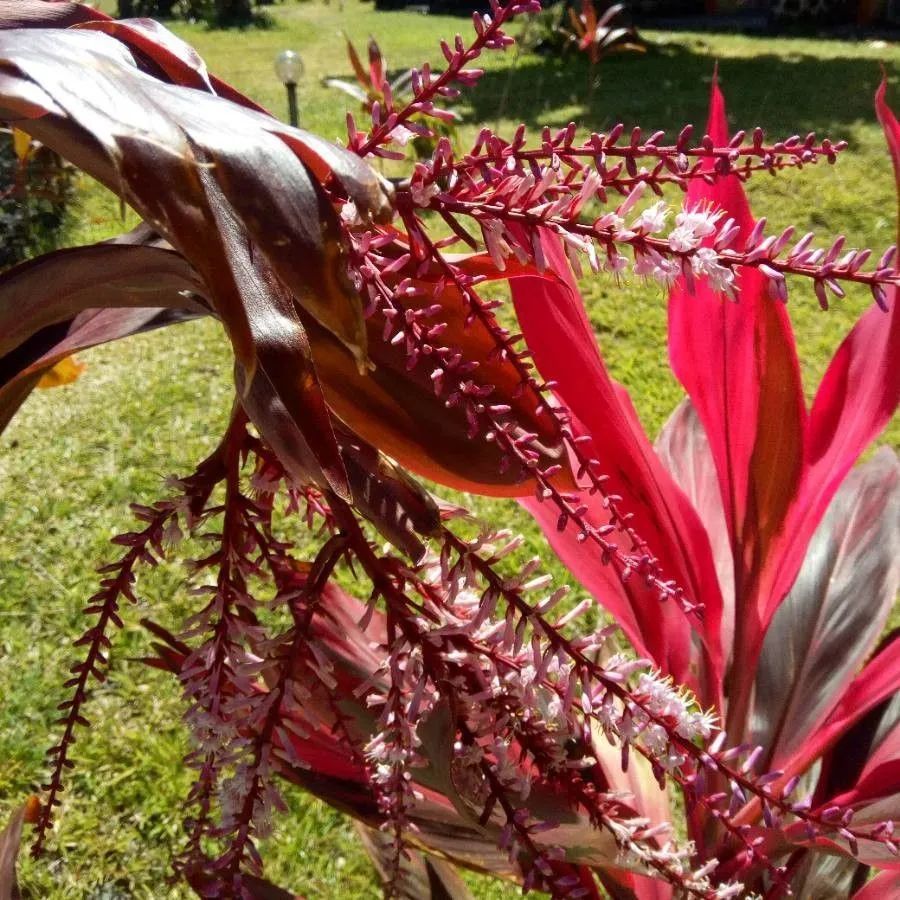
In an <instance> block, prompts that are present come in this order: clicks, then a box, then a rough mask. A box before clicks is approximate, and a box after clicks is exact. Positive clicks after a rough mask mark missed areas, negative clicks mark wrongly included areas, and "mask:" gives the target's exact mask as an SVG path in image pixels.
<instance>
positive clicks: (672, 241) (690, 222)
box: [669, 207, 722, 253]
mask: <svg viewBox="0 0 900 900" xmlns="http://www.w3.org/2000/svg"><path fill="white" fill-rule="evenodd" d="M721 218H722V213H721V211H714V210H712V209H710V208H708V207H705V208H704V207H695V208H694V209H683V210H682V211H681V212H680V213H678V215H677V216H675V228H674V229H673V230H672V233H671V234H670V235H669V246H670V247H671V248H672V249H673V250H674V251H675V252H676V253H687V252H688V251H690V250H694V249H696V248H697V247H699V246H700V242H701V241H702V240H703V238H705V237H709V236H710V235H711V234H715V231H716V223H717V222H718V221H719V219H721Z"/></svg>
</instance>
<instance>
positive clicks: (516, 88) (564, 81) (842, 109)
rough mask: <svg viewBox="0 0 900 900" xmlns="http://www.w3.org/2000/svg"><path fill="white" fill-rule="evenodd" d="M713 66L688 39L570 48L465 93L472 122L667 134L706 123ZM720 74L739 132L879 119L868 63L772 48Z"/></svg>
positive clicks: (525, 62)
mask: <svg viewBox="0 0 900 900" xmlns="http://www.w3.org/2000/svg"><path fill="white" fill-rule="evenodd" d="M760 43H761V46H765V45H764V44H763V42H760ZM701 47H702V45H701ZM714 64H715V60H714V57H712V56H710V55H709V54H707V53H704V52H702V50H701V52H694V51H693V50H692V49H691V47H690V46H689V45H684V44H678V45H674V44H673V45H665V46H661V47H657V48H655V49H654V50H653V51H651V52H650V53H647V54H646V55H638V54H622V55H619V56H610V57H608V58H606V59H604V60H602V61H601V62H600V63H599V64H598V65H597V66H595V67H591V66H590V65H589V63H588V62H587V60H586V59H585V58H584V57H583V56H579V55H574V54H572V55H567V56H563V57H545V58H536V57H534V56H528V57H522V58H520V59H519V60H518V62H517V63H516V64H515V65H512V64H511V65H510V66H509V67H507V68H504V69H503V70H492V71H488V72H486V73H485V75H484V76H483V78H482V79H481V81H480V83H479V86H478V89H477V90H475V91H473V92H472V93H471V94H470V95H469V100H470V104H471V111H470V112H468V113H467V118H468V119H469V121H476V122H484V123H485V124H492V123H493V122H495V121H496V120H497V119H498V118H504V119H512V120H514V121H516V122H520V121H521V122H524V123H525V124H526V125H528V126H529V127H530V128H535V127H541V126H543V125H545V124H550V125H555V126H558V125H562V124H565V123H566V122H568V121H575V122H576V123H577V124H578V125H579V126H580V127H582V128H584V129H590V130H594V131H604V130H608V129H609V127H610V126H611V125H613V124H615V123H616V122H623V123H624V124H625V125H626V126H628V127H631V126H632V125H634V124H640V125H641V126H642V127H643V128H645V129H647V131H648V132H649V131H654V130H656V129H658V128H659V129H664V130H666V131H667V132H668V133H669V134H670V135H671V133H672V132H673V131H674V132H675V133H677V131H678V130H680V129H681V127H682V126H683V125H684V124H685V123H687V122H692V123H694V124H695V125H696V126H697V127H702V125H703V123H705V121H706V112H707V107H708V102H709V88H710V82H711V79H712V74H713V67H714ZM719 79H720V83H721V84H722V87H723V89H724V91H725V93H726V96H727V98H728V110H729V118H730V120H731V122H732V124H733V127H734V129H735V130H737V128H738V127H741V128H747V129H750V128H752V127H755V126H757V125H759V126H762V127H763V128H765V129H766V131H767V132H770V134H771V135H772V136H773V137H776V136H778V137H787V136H788V134H790V133H794V132H802V133H806V132H807V131H816V132H819V134H820V135H822V136H824V135H826V134H827V135H830V136H833V137H835V138H842V137H845V136H847V132H848V130H849V126H851V125H852V124H854V123H856V122H860V121H861V122H874V121H875V113H874V109H873V106H872V96H873V93H874V91H875V88H876V87H877V85H878V82H879V81H880V79H881V71H880V69H879V66H878V64H877V63H876V62H875V61H873V60H870V59H859V58H852V57H837V58H833V59H821V58H816V57H812V56H806V55H803V54H799V53H795V52H792V53H790V55H776V54H773V53H767V54H762V55H759V56H755V57H753V58H749V57H748V58H740V59H737V58H726V59H723V60H720V61H719Z"/></svg>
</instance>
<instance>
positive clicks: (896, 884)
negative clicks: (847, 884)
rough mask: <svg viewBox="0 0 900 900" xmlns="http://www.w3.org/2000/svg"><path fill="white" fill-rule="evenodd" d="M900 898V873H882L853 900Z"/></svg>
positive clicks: (859, 891) (857, 893)
mask: <svg viewBox="0 0 900 900" xmlns="http://www.w3.org/2000/svg"><path fill="white" fill-rule="evenodd" d="M898 896H900V872H881V873H880V874H879V875H876V876H875V878H873V879H872V880H871V881H870V882H869V883H868V884H867V885H865V886H864V887H861V888H860V889H859V890H858V891H857V892H856V893H855V894H854V895H853V900H884V898H885V897H898Z"/></svg>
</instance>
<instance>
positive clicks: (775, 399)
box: [669, 83, 806, 737]
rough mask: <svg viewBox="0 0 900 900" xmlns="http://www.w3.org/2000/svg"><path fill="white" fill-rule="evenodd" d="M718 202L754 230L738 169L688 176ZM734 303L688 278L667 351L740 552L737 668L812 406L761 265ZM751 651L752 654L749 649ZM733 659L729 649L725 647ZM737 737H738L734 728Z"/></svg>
mask: <svg viewBox="0 0 900 900" xmlns="http://www.w3.org/2000/svg"><path fill="white" fill-rule="evenodd" d="M707 131H708V133H709V134H710V136H711V137H712V139H713V140H714V141H715V142H718V143H727V142H728V126H727V121H726V117H725V101H724V98H723V96H722V93H721V91H720V90H719V88H718V85H717V84H716V83H714V84H713V89H712V98H711V101H710V116H709V123H708V125H707ZM704 204H713V205H714V206H715V207H716V208H717V209H721V210H723V214H724V215H725V216H727V217H730V218H732V219H733V220H734V222H735V224H736V225H737V226H738V227H739V229H740V236H739V238H738V242H739V243H741V242H743V241H746V240H747V238H748V237H749V236H750V234H751V232H752V231H753V228H754V224H755V223H754V220H753V216H752V214H751V212H750V207H749V205H748V203H747V199H746V197H745V196H744V192H743V188H742V186H741V183H740V181H739V179H738V178H737V177H736V176H733V175H731V176H726V177H717V178H716V179H715V180H714V181H713V183H712V184H707V183H706V182H705V181H703V180H701V179H695V180H693V181H691V185H690V188H689V190H688V194H687V198H686V200H685V205H686V207H688V208H694V207H698V206H702V205H704ZM738 291H739V294H738V300H737V302H736V303H732V302H729V301H728V300H727V298H725V297H724V296H722V295H721V294H719V293H717V292H716V291H714V290H713V289H712V288H711V287H710V286H709V284H708V283H707V281H706V280H705V279H703V278H700V279H694V287H693V289H691V288H690V287H689V285H688V284H687V283H686V282H685V280H684V279H681V280H680V281H679V282H678V283H677V284H676V286H675V287H674V289H673V290H672V292H671V293H670V296H669V356H670V359H671V363H672V369H673V370H674V372H675V374H676V376H677V377H678V379H679V380H680V381H681V383H682V384H683V385H684V387H685V389H686V390H687V392H688V395H689V396H690V397H691V400H692V401H693V404H694V407H695V408H696V410H697V413H698V415H699V417H700V420H701V422H702V423H703V427H704V429H705V431H706V434H707V436H708V439H709V444H710V447H711V450H712V455H713V459H714V460H715V465H716V470H717V471H718V475H719V485H720V490H721V494H722V503H723V508H724V513H725V521H726V524H727V527H728V530H729V534H730V537H731V543H732V547H733V555H734V559H735V560H737V561H739V562H740V565H739V567H738V569H737V570H736V571H735V573H734V579H735V621H736V623H737V627H738V635H737V637H738V638H739V644H740V646H738V647H737V648H736V649H735V652H736V653H737V654H739V656H738V657H736V658H735V659H734V664H735V665H736V666H738V667H741V666H742V665H745V664H746V663H747V662H749V660H745V659H743V658H742V657H743V656H744V655H746V653H747V652H749V651H752V647H753V645H754V643H755V641H756V640H757V634H758V629H759V628H761V627H762V624H763V622H762V614H763V609H762V607H763V606H764V605H765V603H766V602H767V597H765V596H759V595H758V593H757V591H758V590H759V587H760V585H759V579H760V575H761V570H762V569H763V568H764V567H765V565H766V563H767V560H768V558H769V555H770V554H771V553H772V551H773V547H774V545H775V543H776V541H777V539H778V537H779V535H780V534H781V531H782V528H783V526H784V518H785V515H786V513H787V511H788V509H789V507H790V505H791V502H792V500H793V498H794V497H795V495H796V493H797V490H798V487H799V484H800V479H801V475H802V463H803V439H804V427H805V425H804V423H805V419H806V410H805V405H804V400H803V392H802V387H801V384H800V371H799V365H798V362H797V356H796V352H795V348H794V338H793V334H792V332H791V328H790V323H789V320H788V317H787V312H786V310H785V308H784V306H783V305H782V304H780V303H778V302H777V301H775V300H773V299H772V298H771V297H770V296H768V293H767V288H766V279H765V278H764V277H763V276H762V275H761V274H760V273H759V272H758V271H757V270H755V269H752V270H751V269H747V268H744V269H742V270H740V271H739V273H738ZM748 648H749V651H748ZM724 652H725V654H726V657H727V656H728V655H729V654H730V653H731V652H732V648H731V647H730V646H728V645H726V646H725V648H724ZM735 737H737V735H735Z"/></svg>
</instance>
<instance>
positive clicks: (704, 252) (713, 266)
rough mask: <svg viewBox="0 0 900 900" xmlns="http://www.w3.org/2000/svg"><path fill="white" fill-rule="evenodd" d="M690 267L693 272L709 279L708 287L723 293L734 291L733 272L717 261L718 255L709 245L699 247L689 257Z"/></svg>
mask: <svg viewBox="0 0 900 900" xmlns="http://www.w3.org/2000/svg"><path fill="white" fill-rule="evenodd" d="M691 268H692V269H693V270H694V274H695V275H697V276H699V277H704V276H705V277H706V278H708V279H709V284H710V287H711V288H712V289H713V290H714V291H719V292H720V293H724V294H729V295H730V294H732V293H733V292H734V272H733V271H732V270H731V269H730V268H728V266H723V265H721V264H720V263H719V257H718V255H717V254H716V252H715V250H713V249H712V248H710V247H701V248H700V249H699V250H697V252H696V253H695V254H694V255H693V256H692V257H691Z"/></svg>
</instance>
